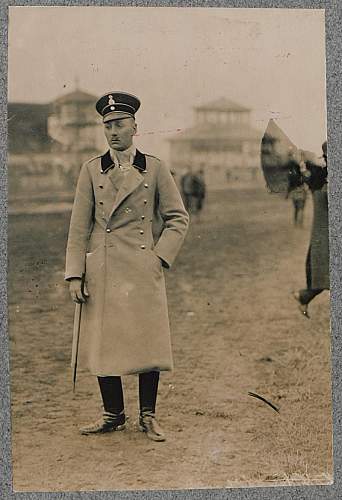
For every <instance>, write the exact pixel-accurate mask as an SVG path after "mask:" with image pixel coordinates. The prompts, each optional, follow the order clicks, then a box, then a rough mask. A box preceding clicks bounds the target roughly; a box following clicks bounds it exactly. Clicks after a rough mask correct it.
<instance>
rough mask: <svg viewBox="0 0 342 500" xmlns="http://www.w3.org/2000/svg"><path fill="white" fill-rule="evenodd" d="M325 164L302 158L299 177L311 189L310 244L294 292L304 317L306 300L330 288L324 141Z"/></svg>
mask: <svg viewBox="0 0 342 500" xmlns="http://www.w3.org/2000/svg"><path fill="white" fill-rule="evenodd" d="M322 151H323V158H324V161H325V166H324V167H321V166H319V165H315V164H314V163H312V162H309V161H307V162H306V171H305V172H304V173H303V178H304V181H305V182H306V184H307V185H308V186H309V189H310V191H311V193H312V199H313V209H314V213H313V222H312V230H311V239H310V246H309V250H308V254H307V258H306V281H307V283H306V288H304V289H302V290H299V291H298V292H295V294H294V297H295V299H296V300H297V301H298V304H299V309H300V311H301V313H302V314H303V315H304V316H305V317H307V318H308V317H309V315H308V306H309V304H310V302H311V301H312V300H313V299H314V298H315V297H316V296H317V295H319V294H320V293H322V291H323V290H329V289H330V279H329V219H328V160H327V142H326V141H325V142H324V143H323V144H322Z"/></svg>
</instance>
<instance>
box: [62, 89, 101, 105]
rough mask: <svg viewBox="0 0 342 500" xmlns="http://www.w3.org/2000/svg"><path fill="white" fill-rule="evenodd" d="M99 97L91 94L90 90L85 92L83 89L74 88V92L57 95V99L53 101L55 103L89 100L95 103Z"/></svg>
mask: <svg viewBox="0 0 342 500" xmlns="http://www.w3.org/2000/svg"><path fill="white" fill-rule="evenodd" d="M97 99H98V98H97V97H96V96H94V95H92V94H89V93H88V92H84V91H83V90H79V89H76V90H73V91H72V92H69V93H68V94H64V95H62V96H60V97H57V99H55V101H53V104H68V103H75V102H84V103H85V102H88V103H93V104H95V102H96V101H97Z"/></svg>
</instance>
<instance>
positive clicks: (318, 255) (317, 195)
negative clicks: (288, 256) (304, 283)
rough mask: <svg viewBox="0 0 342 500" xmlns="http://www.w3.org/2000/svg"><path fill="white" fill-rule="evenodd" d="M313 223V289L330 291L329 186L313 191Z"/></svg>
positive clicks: (311, 248)
mask: <svg viewBox="0 0 342 500" xmlns="http://www.w3.org/2000/svg"><path fill="white" fill-rule="evenodd" d="M312 200H313V209H314V212H313V221H312V230H311V240H310V248H309V254H308V259H310V263H309V265H310V269H311V288H322V289H324V290H329V288H330V279H329V216H328V184H327V183H325V184H324V185H323V186H322V187H321V188H320V189H314V190H312Z"/></svg>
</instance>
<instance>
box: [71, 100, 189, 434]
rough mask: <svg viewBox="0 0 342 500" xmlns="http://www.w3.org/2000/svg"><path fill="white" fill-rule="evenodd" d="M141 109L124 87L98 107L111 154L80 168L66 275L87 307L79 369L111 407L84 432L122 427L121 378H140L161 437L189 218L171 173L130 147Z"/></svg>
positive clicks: (143, 401) (149, 427)
mask: <svg viewBox="0 0 342 500" xmlns="http://www.w3.org/2000/svg"><path fill="white" fill-rule="evenodd" d="M139 107H140V101H139V99H138V98H137V97H135V96H133V95H130V94H127V93H123V92H111V93H109V94H106V95H104V96H103V97H101V98H100V99H99V100H98V102H97V103H96V109H97V111H98V112H99V114H100V115H101V116H102V117H103V123H104V133H105V136H106V139H107V142H108V145H109V150H108V151H107V152H106V153H105V154H103V155H100V156H97V157H95V158H92V159H91V160H89V161H88V162H86V163H85V164H84V165H83V166H82V168H81V172H80V175H79V179H78V184H77V188H76V194H75V200H74V206H73V210H72V216H71V222H70V230H69V237H68V244H67V256H66V274H65V278H66V280H68V281H70V293H71V296H72V299H73V300H74V301H75V302H78V303H82V315H81V326H80V346H79V365H80V366H84V367H87V368H88V369H89V370H90V371H91V373H92V374H94V375H96V376H97V378H98V382H99V386H100V391H101V396H102V400H103V407H104V412H103V416H102V418H101V419H100V420H98V421H96V422H95V423H94V424H91V425H89V426H86V427H83V428H82V429H81V432H82V433H83V434H92V433H102V432H108V431H114V430H121V429H123V428H124V425H125V413H124V397H123V390H122V383H121V376H122V375H128V374H139V401H140V415H139V428H140V430H141V431H143V432H146V434H147V436H148V437H149V438H150V439H153V440H155V441H162V440H164V439H165V438H164V435H163V432H162V431H161V429H160V426H159V425H158V423H157V421H156V418H155V407H156V398H157V389H158V381H159V372H160V371H163V370H171V369H172V367H173V361H172V352H171V342H170V329H169V320H168V309H167V300H166V290H165V281H164V275H163V268H170V267H171V265H172V264H173V262H174V260H175V258H176V256H177V254H178V252H179V250H180V248H181V245H182V243H183V240H184V237H185V235H186V232H187V227H188V220H189V218H188V214H187V212H186V210H185V208H184V205H183V202H182V199H181V196H180V193H179V191H178V188H177V187H176V184H175V182H174V180H173V177H172V175H171V173H170V171H169V170H168V169H167V168H166V167H165V165H164V164H163V163H162V162H161V161H160V160H159V159H158V158H156V157H154V156H150V155H147V154H143V153H141V152H140V151H138V150H137V149H135V147H134V145H133V136H134V135H135V133H136V122H135V113H136V111H137V110H138V109H139Z"/></svg>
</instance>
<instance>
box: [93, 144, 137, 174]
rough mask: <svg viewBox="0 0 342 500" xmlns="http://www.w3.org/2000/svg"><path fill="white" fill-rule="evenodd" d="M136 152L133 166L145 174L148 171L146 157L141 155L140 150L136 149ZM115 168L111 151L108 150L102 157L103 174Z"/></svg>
mask: <svg viewBox="0 0 342 500" xmlns="http://www.w3.org/2000/svg"><path fill="white" fill-rule="evenodd" d="M134 151H135V156H134V157H133V160H132V165H133V167H135V168H136V169H138V170H139V171H140V172H143V171H145V170H146V157H145V155H144V153H141V152H140V151H139V150H138V149H135V148H134ZM132 152H133V151H132ZM114 167H115V163H114V161H113V159H112V157H111V155H110V151H109V150H108V151H107V152H106V153H105V154H104V155H102V156H101V172H103V173H105V172H107V171H108V170H110V169H111V168H114Z"/></svg>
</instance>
